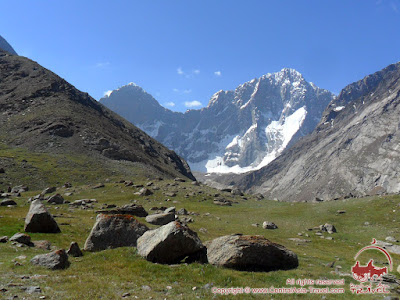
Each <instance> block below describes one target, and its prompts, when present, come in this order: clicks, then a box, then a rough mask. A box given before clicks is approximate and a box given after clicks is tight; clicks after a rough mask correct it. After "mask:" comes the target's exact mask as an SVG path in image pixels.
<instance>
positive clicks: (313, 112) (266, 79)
mask: <svg viewBox="0 0 400 300" xmlns="http://www.w3.org/2000/svg"><path fill="white" fill-rule="evenodd" d="M333 98H334V96H333V95H332V94H331V93H330V92H328V91H326V90H323V89H320V88H318V87H316V86H315V85H314V84H312V83H308V82H307V81H306V80H305V79H304V78H303V76H302V75H301V74H300V73H298V72H297V71H295V70H292V69H283V70H281V71H280V72H277V73H273V74H267V75H264V76H262V77H260V78H258V79H253V80H251V81H249V82H246V83H244V84H242V85H240V86H238V87H237V88H236V89H235V90H234V91H219V92H217V93H215V94H214V95H213V96H212V97H211V99H210V101H209V104H208V106H207V107H205V108H203V109H201V110H190V111H187V112H186V113H184V114H183V113H176V112H172V111H170V110H167V109H165V108H163V107H161V106H160V105H159V104H158V102H157V101H156V100H155V99H154V98H153V97H151V96H150V95H149V94H147V93H146V92H145V91H143V90H142V89H141V88H140V87H138V86H135V85H133V84H130V85H127V86H124V87H122V88H120V89H118V90H115V91H113V92H112V93H111V94H110V95H109V96H107V97H105V98H102V99H100V102H101V103H103V104H104V105H106V106H108V107H109V108H111V109H112V110H114V111H115V112H117V113H119V114H120V115H122V116H123V117H125V118H126V119H127V120H129V121H130V122H132V123H134V124H135V125H137V126H138V127H140V128H141V129H143V130H144V131H145V132H147V133H148V134H149V135H150V136H152V137H154V138H155V139H157V140H158V141H160V142H162V143H163V144H164V145H166V146H168V147H170V148H171V149H174V150H175V151H176V152H177V153H178V154H180V155H181V156H183V157H184V158H185V159H186V160H187V161H188V162H189V164H190V166H191V168H192V169H194V170H197V171H203V172H218V173H229V172H234V173H242V172H246V171H250V170H254V169H259V168H261V167H263V166H265V165H267V164H268V163H270V162H271V161H272V160H273V159H274V158H275V157H277V156H278V155H279V154H280V153H281V152H282V151H283V150H284V149H285V148H286V147H287V146H288V145H289V143H293V141H294V140H297V139H298V138H299V137H301V136H304V135H306V134H308V133H310V132H312V131H313V129H314V128H315V126H316V125H317V123H318V121H319V120H320V118H321V115H322V112H323V110H324V109H325V107H326V106H327V105H328V103H329V102H330V101H331V100H332V99H333Z"/></svg>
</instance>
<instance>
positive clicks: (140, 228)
mask: <svg viewBox="0 0 400 300" xmlns="http://www.w3.org/2000/svg"><path fill="white" fill-rule="evenodd" d="M147 230H149V228H147V226H146V225H144V224H142V223H140V222H139V221H137V220H136V219H135V217H134V216H132V215H126V214H112V215H107V214H99V215H97V218H96V223H95V224H94V226H93V228H92V231H91V232H90V234H89V237H88V238H87V240H86V242H85V246H84V250H87V251H101V250H105V249H110V248H118V247H136V242H137V239H138V238H139V237H140V236H142V235H143V233H145V232H146V231H147Z"/></svg>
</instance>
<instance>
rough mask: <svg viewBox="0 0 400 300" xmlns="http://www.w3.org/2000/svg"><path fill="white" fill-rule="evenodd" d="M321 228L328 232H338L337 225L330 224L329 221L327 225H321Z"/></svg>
mask: <svg viewBox="0 0 400 300" xmlns="http://www.w3.org/2000/svg"><path fill="white" fill-rule="evenodd" d="M319 229H320V230H321V231H323V232H328V233H334V232H336V228H335V226H333V225H332V224H328V223H326V224H325V225H320V226H319Z"/></svg>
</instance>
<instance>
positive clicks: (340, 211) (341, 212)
mask: <svg viewBox="0 0 400 300" xmlns="http://www.w3.org/2000/svg"><path fill="white" fill-rule="evenodd" d="M336 213H337V214H339V215H341V214H345V213H346V211H345V210H338V211H337V212H336Z"/></svg>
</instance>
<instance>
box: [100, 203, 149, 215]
mask: <svg viewBox="0 0 400 300" xmlns="http://www.w3.org/2000/svg"><path fill="white" fill-rule="evenodd" d="M97 212H98V213H102V214H109V215H110V214H122V215H132V216H138V217H146V216H147V215H148V213H147V211H146V210H145V209H144V208H143V206H141V205H138V204H126V205H124V206H122V207H117V208H115V209H111V210H100V211H97Z"/></svg>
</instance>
